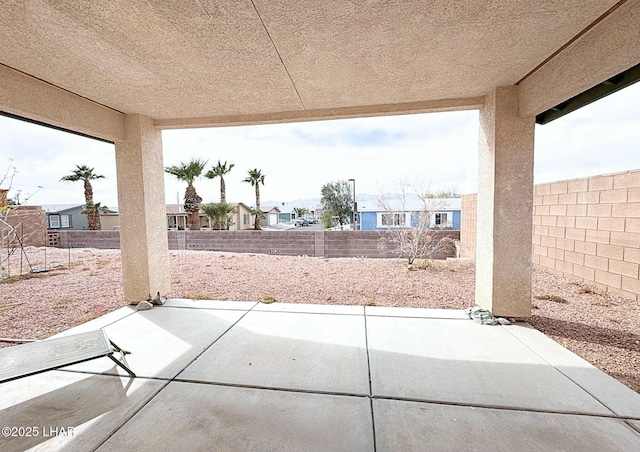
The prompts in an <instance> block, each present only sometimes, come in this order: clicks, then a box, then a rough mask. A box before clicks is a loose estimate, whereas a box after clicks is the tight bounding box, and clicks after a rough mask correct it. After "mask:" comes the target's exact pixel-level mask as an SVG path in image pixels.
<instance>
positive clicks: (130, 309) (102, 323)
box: [52, 306, 138, 337]
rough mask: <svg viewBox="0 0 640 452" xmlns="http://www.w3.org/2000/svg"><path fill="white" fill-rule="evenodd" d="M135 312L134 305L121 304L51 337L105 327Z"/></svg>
mask: <svg viewBox="0 0 640 452" xmlns="http://www.w3.org/2000/svg"><path fill="white" fill-rule="evenodd" d="M136 312H138V311H137V309H136V308H135V306H123V307H121V308H120V309H116V310H115V311H111V312H108V313H107V314H105V315H102V316H100V317H98V318H95V319H93V320H91V321H89V322H85V323H82V324H80V325H77V326H74V327H73V328H69V329H68V330H65V331H62V332H61V333H58V334H56V335H54V336H52V337H61V336H67V335H69V334H77V333H84V332H86V331H94V330H97V329H100V328H105V327H106V326H108V325H111V324H112V323H115V322H118V321H120V320H122V319H124V318H125V317H128V316H130V315H133V314H135V313H136Z"/></svg>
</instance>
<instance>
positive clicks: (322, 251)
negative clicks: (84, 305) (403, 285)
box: [59, 230, 460, 258]
mask: <svg viewBox="0 0 640 452" xmlns="http://www.w3.org/2000/svg"><path fill="white" fill-rule="evenodd" d="M59 234H60V241H59V243H60V244H59V246H60V247H61V248H111V249H118V248H120V232H119V231H59ZM168 234H169V249H170V250H180V249H184V250H207V251H225V252H232V253H263V254H283V255H290V256H300V255H307V256H318V257H378V258H379V257H394V256H396V255H395V254H394V253H393V244H391V243H390V242H388V241H387V240H386V239H385V237H384V235H383V234H380V233H379V232H377V231H357V232H353V231H300V230H296V231H168ZM437 234H438V235H442V236H449V237H451V238H453V239H454V240H458V239H459V238H460V231H437ZM454 254H455V250H454V249H453V248H452V249H451V250H450V252H449V253H442V254H441V255H439V256H434V257H436V258H445V257H452V256H454Z"/></svg>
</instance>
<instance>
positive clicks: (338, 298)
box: [0, 248, 640, 392]
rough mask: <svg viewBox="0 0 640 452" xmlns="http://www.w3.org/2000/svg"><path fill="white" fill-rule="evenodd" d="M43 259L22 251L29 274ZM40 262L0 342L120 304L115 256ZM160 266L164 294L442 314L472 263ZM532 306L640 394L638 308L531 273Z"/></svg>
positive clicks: (5, 289)
mask: <svg viewBox="0 0 640 452" xmlns="http://www.w3.org/2000/svg"><path fill="white" fill-rule="evenodd" d="M44 254H45V251H44V249H37V248H30V249H28V250H27V255H28V257H29V260H30V261H31V263H32V265H33V267H34V268H36V267H39V268H42V267H44V265H45V264H44V260H45V259H44ZM15 259H17V258H14V260H15ZM46 261H47V264H46V266H47V268H48V269H50V271H49V272H46V273H35V274H27V275H26V276H23V277H14V278H10V279H5V280H2V281H0V337H2V338H44V337H47V336H50V335H52V334H55V333H57V332H59V331H63V330H65V329H68V328H70V327H72V326H75V325H77V324H79V323H83V322H86V321H88V320H91V319H93V318H95V317H98V316H101V315H103V314H105V313H107V312H109V311H112V310H115V309H117V308H119V307H121V306H122V305H123V304H124V303H123V302H122V276H121V262H120V251H119V250H94V249H73V250H71V252H69V251H68V250H60V249H52V248H47V250H46ZM170 263H171V282H172V293H171V294H170V295H169V296H170V297H173V298H198V299H217V300H255V301H259V300H265V301H266V300H273V299H275V300H276V301H279V302H289V303H323V304H355V305H363V304H369V305H376V306H405V307H426V308H451V309H463V308H466V307H468V306H470V305H472V304H473V299H474V284H475V283H474V281H475V267H474V265H473V263H445V262H442V261H437V262H436V263H435V264H434V265H432V266H428V267H426V268H419V269H416V270H413V271H409V270H407V266H406V263H405V261H403V260H399V259H348V258H343V259H323V258H315V257H303V256H301V257H288V256H271V255H259V254H255V255H254V254H232V253H216V252H206V251H171V252H170ZM12 265H15V262H12ZM25 265H26V264H25ZM12 271H13V273H14V274H15V269H14V270H12ZM532 303H533V308H534V309H533V316H532V317H531V319H530V320H529V322H530V323H531V324H532V325H533V326H535V327H536V328H538V329H539V330H541V331H543V332H544V333H546V334H547V335H549V336H550V337H552V338H553V339H554V340H556V341H557V342H559V343H560V344H562V345H563V346H565V347H566V348H568V349H570V350H572V351H573V352H575V353H577V354H578V355H580V356H582V357H583V358H585V359H586V360H588V361H589V362H591V363H593V364H594V365H596V366H597V367H599V368H600V369H602V370H604V371H605V372H607V373H608V374H610V375H612V376H614V377H615V378H617V379H618V380H620V381H621V382H623V383H625V384H626V385H627V386H629V387H631V388H632V389H634V390H635V391H637V392H640V302H637V301H632V300H629V299H625V298H621V297H617V296H613V295H610V294H607V293H603V292H602V291H601V290H599V289H597V288H595V287H592V286H588V285H585V284H583V283H579V282H576V281H572V280H570V279H566V278H561V277H558V276H555V275H552V274H550V273H547V272H544V271H540V270H535V271H534V273H533V298H532ZM9 345H10V344H8V343H3V342H0V347H2V346H9Z"/></svg>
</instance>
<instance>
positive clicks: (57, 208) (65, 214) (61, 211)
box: [42, 204, 89, 230]
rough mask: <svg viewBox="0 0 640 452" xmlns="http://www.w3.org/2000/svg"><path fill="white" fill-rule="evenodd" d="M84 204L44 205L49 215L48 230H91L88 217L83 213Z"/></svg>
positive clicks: (43, 207)
mask: <svg viewBox="0 0 640 452" xmlns="http://www.w3.org/2000/svg"><path fill="white" fill-rule="evenodd" d="M83 207H84V204H80V205H78V204H50V205H43V206H42V209H43V210H44V211H45V212H46V213H47V229H50V230H57V229H73V230H83V229H88V228H89V223H88V222H87V215H86V214H83V213H82V209H83Z"/></svg>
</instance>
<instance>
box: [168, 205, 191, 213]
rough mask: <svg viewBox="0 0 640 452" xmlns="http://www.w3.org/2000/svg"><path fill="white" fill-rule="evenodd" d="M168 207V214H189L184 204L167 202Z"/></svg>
mask: <svg viewBox="0 0 640 452" xmlns="http://www.w3.org/2000/svg"><path fill="white" fill-rule="evenodd" d="M166 209H167V215H179V214H182V215H188V214H187V213H186V212H185V211H184V206H183V205H182V204H167V205H166Z"/></svg>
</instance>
